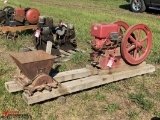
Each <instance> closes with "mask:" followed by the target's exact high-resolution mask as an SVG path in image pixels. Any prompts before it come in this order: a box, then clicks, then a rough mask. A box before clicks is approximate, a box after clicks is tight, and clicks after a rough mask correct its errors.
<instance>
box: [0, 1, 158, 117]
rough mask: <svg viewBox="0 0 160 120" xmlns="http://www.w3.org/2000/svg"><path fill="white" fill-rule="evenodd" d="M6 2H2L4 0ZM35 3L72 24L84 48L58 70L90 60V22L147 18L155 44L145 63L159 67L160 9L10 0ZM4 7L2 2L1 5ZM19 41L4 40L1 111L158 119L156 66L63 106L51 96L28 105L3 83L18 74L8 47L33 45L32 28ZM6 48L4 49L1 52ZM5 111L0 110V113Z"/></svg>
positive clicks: (25, 4) (74, 96) (76, 96)
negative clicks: (132, 9) (151, 72)
mask: <svg viewBox="0 0 160 120" xmlns="http://www.w3.org/2000/svg"><path fill="white" fill-rule="evenodd" d="M1 2H3V1H1ZM20 4H21V5H22V7H35V8H37V9H38V10H40V12H41V15H44V16H46V17H47V16H49V17H52V18H53V19H54V23H55V24H57V23H58V21H59V20H60V19H61V20H63V21H64V22H66V23H71V24H74V26H75V30H76V39H77V42H78V47H79V48H81V49H83V50H85V51H86V53H85V54H84V53H82V52H78V53H76V54H75V55H74V56H73V58H72V59H71V61H68V62H64V63H61V66H60V67H59V71H66V70H71V69H77V68H82V67H85V65H86V64H88V63H89V62H88V58H89V52H90V51H91V50H90V45H89V44H87V40H91V39H93V37H92V36H91V35H90V26H91V24H92V23H100V22H107V23H112V22H114V21H120V20H121V21H125V22H126V23H128V24H129V25H130V26H132V25H135V24H139V23H143V24H146V25H147V26H148V27H149V28H150V29H151V31H152V36H153V38H152V39H153V45H152V50H151V52H150V54H149V56H148V57H147V59H146V61H147V63H150V64H153V65H155V66H159V64H160V54H159V53H160V47H159V46H160V43H159V39H160V34H159V31H160V28H159V27H158V25H159V23H160V21H159V19H160V17H159V14H158V12H156V11H150V12H144V13H138V14H135V13H132V12H130V11H129V5H128V3H127V2H126V1H124V0H110V1H109V0H65V1H56V0H45V1H42V0H32V1H28V0H26V1H23V2H22V1H21V0H16V1H15V0H9V4H8V5H11V6H13V7H18V6H19V5H20ZM0 7H4V5H3V4H0ZM19 34H20V38H19V39H18V40H17V41H6V39H5V37H2V38H1V40H0V85H1V87H0V114H1V113H3V111H5V110H7V111H14V110H16V111H19V112H20V113H21V114H29V115H31V116H32V118H33V119H40V120H62V119H63V120H81V119H86V120H98V119H101V120H103V119H107V120H110V119H123V120H128V119H130V120H150V119H151V118H153V117H159V118H160V104H159V102H160V97H159V96H160V82H159V77H160V74H159V73H160V72H159V70H158V69H156V72H155V73H154V74H155V76H153V77H147V76H140V77H135V78H130V79H127V80H125V81H120V82H116V83H110V84H107V85H104V86H101V87H97V88H94V89H91V90H88V91H82V92H80V93H76V94H72V95H68V96H67V103H66V104H65V105H61V104H59V103H58V102H57V101H56V100H54V99H52V100H49V101H46V102H43V103H38V104H34V105H26V103H25V102H24V101H23V99H22V97H21V94H22V92H18V93H14V94H11V93H8V92H7V91H6V90H5V88H4V83H5V82H6V81H10V80H11V79H12V78H13V75H14V74H15V64H14V63H13V62H12V61H10V60H9V59H11V58H9V57H6V56H7V54H8V52H12V51H13V52H17V51H19V49H20V48H21V47H25V46H31V45H33V44H32V40H31V37H32V32H25V31H23V32H20V33H19ZM1 51H2V52H1ZM0 116H1V115H0Z"/></svg>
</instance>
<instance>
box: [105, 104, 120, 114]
mask: <svg viewBox="0 0 160 120" xmlns="http://www.w3.org/2000/svg"><path fill="white" fill-rule="evenodd" d="M103 110H104V111H106V112H108V113H114V112H115V111H116V110H121V107H120V105H119V104H118V103H112V104H109V105H106V106H103Z"/></svg>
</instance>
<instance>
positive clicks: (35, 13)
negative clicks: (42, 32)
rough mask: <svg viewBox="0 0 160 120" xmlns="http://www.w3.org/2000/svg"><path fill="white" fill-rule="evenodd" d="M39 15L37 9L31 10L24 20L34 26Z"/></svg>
mask: <svg viewBox="0 0 160 120" xmlns="http://www.w3.org/2000/svg"><path fill="white" fill-rule="evenodd" d="M39 16H40V13H39V11H38V10H37V9H35V8H31V9H29V10H28V11H27V12H26V20H27V21H28V22H29V23H31V24H36V23H37V22H38V19H39Z"/></svg>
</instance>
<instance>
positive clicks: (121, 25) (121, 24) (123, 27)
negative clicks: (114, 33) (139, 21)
mask: <svg viewBox="0 0 160 120" xmlns="http://www.w3.org/2000/svg"><path fill="white" fill-rule="evenodd" d="M113 24H117V25H118V26H119V28H118V32H122V33H125V31H126V30H127V29H128V28H129V25H128V24H127V23H125V22H123V21H116V22H113Z"/></svg>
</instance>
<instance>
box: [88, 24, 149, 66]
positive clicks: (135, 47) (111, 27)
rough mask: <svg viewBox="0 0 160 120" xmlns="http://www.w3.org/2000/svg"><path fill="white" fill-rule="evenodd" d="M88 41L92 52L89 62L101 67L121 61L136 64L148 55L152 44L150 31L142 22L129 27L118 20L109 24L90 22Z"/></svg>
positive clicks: (117, 64)
mask: <svg viewBox="0 0 160 120" xmlns="http://www.w3.org/2000/svg"><path fill="white" fill-rule="evenodd" d="M91 35H92V36H94V37H95V38H94V40H92V41H90V44H91V48H92V50H93V52H92V53H91V54H90V58H91V64H92V65H93V66H97V67H99V68H101V69H109V68H111V67H113V68H114V67H118V66H119V65H120V64H123V61H124V62H125V63H127V64H129V65H138V64H140V63H142V62H143V61H144V60H145V59H146V57H147V56H148V54H149V52H150V50H151V46H152V33H151V31H150V29H149V28H148V27H147V26H146V25H144V24H137V25H134V26H131V27H129V25H127V23H125V22H122V21H118V22H114V23H111V24H108V23H102V24H92V26H91Z"/></svg>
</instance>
